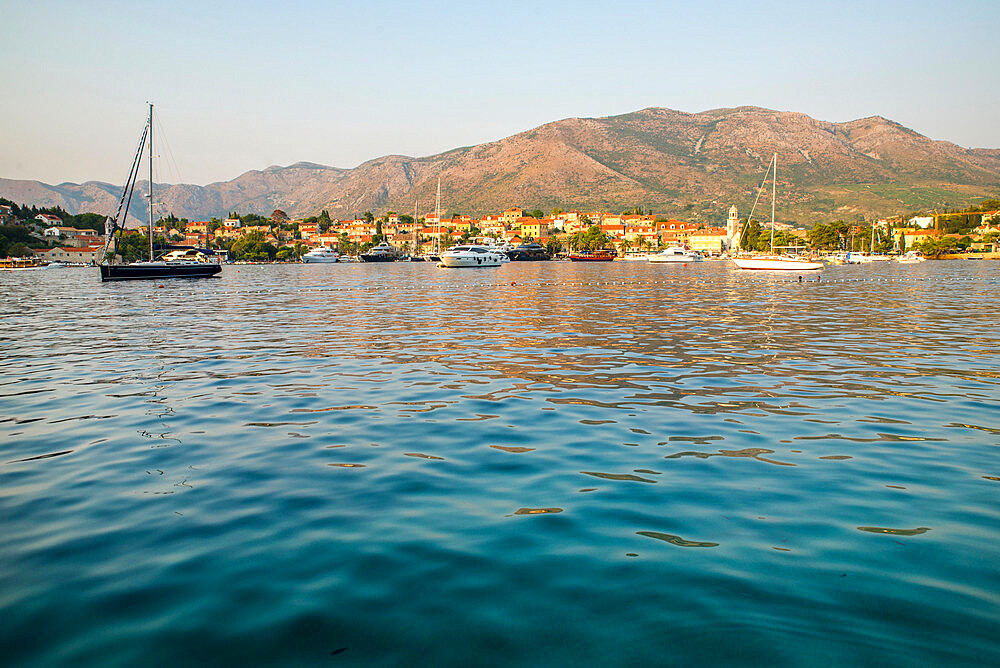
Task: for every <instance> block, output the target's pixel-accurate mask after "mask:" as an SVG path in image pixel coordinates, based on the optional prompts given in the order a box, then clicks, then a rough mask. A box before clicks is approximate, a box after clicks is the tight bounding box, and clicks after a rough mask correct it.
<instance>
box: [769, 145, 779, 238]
mask: <svg viewBox="0 0 1000 668" xmlns="http://www.w3.org/2000/svg"><path fill="white" fill-rule="evenodd" d="M771 162H772V165H773V169H772V170H771V253H774V194H775V192H777V190H778V154H777V153H775V154H774V158H772V160H771Z"/></svg>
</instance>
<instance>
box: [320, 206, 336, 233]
mask: <svg viewBox="0 0 1000 668" xmlns="http://www.w3.org/2000/svg"><path fill="white" fill-rule="evenodd" d="M316 223H317V224H318V225H319V231H320V233H324V232H326V231H327V230H329V229H330V225H332V224H333V221H332V220H330V212H329V211H327V210H326V209H323V210H322V211H320V212H319V216H318V217H317V218H316Z"/></svg>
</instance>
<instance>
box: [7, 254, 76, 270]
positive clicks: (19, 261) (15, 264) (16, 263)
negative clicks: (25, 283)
mask: <svg viewBox="0 0 1000 668" xmlns="http://www.w3.org/2000/svg"><path fill="white" fill-rule="evenodd" d="M49 264H50V265H51V264H56V263H53V262H50V263H49ZM58 264H60V265H61V264H62V263H58ZM44 266H45V261H44V260H40V259H39V258H37V257H32V256H29V257H5V258H0V269H36V268H38V267H44Z"/></svg>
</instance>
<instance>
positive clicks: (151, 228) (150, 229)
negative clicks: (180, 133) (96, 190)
mask: <svg viewBox="0 0 1000 668" xmlns="http://www.w3.org/2000/svg"><path fill="white" fill-rule="evenodd" d="M149 261H150V262H152V261H153V103H152V102H150V103H149Z"/></svg>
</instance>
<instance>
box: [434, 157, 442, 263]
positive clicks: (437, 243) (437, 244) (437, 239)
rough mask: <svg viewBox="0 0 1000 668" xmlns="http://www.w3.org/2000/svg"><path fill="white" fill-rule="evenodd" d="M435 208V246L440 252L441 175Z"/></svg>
mask: <svg viewBox="0 0 1000 668" xmlns="http://www.w3.org/2000/svg"><path fill="white" fill-rule="evenodd" d="M435 209H436V211H435V212H434V215H435V216H436V219H437V224H436V225H435V226H434V229H435V230H436V231H435V234H434V247H435V248H436V252H438V253H440V252H441V177H440V176H439V177H438V197H437V205H436V206H435Z"/></svg>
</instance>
